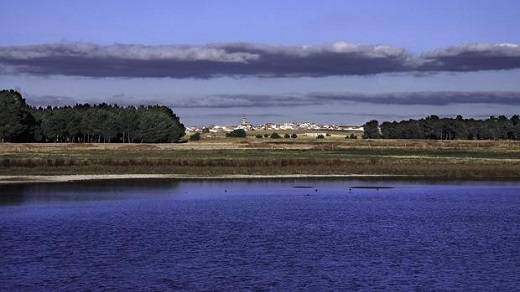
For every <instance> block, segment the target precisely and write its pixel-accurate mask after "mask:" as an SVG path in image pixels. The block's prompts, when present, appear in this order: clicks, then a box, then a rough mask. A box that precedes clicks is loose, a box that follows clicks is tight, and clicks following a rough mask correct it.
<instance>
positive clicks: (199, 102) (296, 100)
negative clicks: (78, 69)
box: [24, 91, 520, 109]
mask: <svg viewBox="0 0 520 292" xmlns="http://www.w3.org/2000/svg"><path fill="white" fill-rule="evenodd" d="M24 96H25V97H26V99H27V103H28V104H29V105H31V106H36V107H38V106H47V105H52V106H62V105H74V104H76V103H101V102H106V100H110V102H111V103H113V104H118V105H122V106H126V105H134V106H137V105H151V104H161V105H166V106H170V107H172V108H188V109H190V108H193V109H195V108H200V109H204V108H208V109H210V108H213V109H230V108H294V107H305V106H322V105H342V104H343V105H345V104H346V105H349V104H354V103H358V104H359V103H364V104H377V105H426V106H449V105H460V104H463V105H464V104H466V105H469V104H496V105H506V106H520V92H458V91H433V92H430V91H423V92H402V93H381V94H364V93H355V92H354V93H351V92H346V93H327V92H313V93H308V94H303V95H277V94H217V95H208V96H200V97H186V98H168V97H156V98H139V97H134V96H129V95H125V94H117V95H112V96H110V97H108V98H90V99H88V98H73V97H66V96H47V95H46V96H32V95H24Z"/></svg>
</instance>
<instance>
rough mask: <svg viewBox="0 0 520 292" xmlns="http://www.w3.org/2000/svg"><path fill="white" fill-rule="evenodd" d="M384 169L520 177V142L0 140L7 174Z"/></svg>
mask: <svg viewBox="0 0 520 292" xmlns="http://www.w3.org/2000/svg"><path fill="white" fill-rule="evenodd" d="M127 173H154V174H186V175H198V176H215V175H217V176H218V175H224V174H263V175H266V174H273V175H275V174H382V175H408V176H419V177H436V178H464V179H482V178H485V179H512V180H518V179H520V143H519V142H515V141H429V140H360V139H359V140H348V139H335V138H330V137H328V138H326V139H323V140H321V139H320V140H316V139H300V138H297V139H279V140H272V139H256V138H254V137H252V138H246V139H231V138H228V139H221V140H218V141H217V140H209V141H208V140H202V141H200V142H189V143H183V144H9V143H4V144H0V174H3V175H10V174H35V175H36V174H39V175H42V174H43V175H45V174H127Z"/></svg>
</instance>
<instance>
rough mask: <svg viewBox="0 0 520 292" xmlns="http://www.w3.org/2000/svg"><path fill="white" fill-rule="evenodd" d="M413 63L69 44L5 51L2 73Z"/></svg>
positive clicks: (198, 73) (373, 52) (211, 48)
mask: <svg viewBox="0 0 520 292" xmlns="http://www.w3.org/2000/svg"><path fill="white" fill-rule="evenodd" d="M408 62H409V55H408V54H407V53H406V52H405V50H403V49H399V48H393V47H388V46H376V45H357V44H348V43H342V42H340V43H334V44H326V45H314V46H273V45H261V44H249V43H223V44H213V45H207V46H200V47H197V46H142V45H123V44H115V45H111V46H99V45H94V44H85V43H72V44H70V43H64V44H43V45H33V46H14V47H0V73H1V74H4V75H13V74H31V75H43V76H47V75H66V76H85V77H99V78H101V77H130V78H132V77H152V78H153V77H170V78H213V77H220V76H235V77H247V76H255V77H303V76H312V77H321V76H331V75H369V74H378V73H386V72H403V71H407V70H409V64H408Z"/></svg>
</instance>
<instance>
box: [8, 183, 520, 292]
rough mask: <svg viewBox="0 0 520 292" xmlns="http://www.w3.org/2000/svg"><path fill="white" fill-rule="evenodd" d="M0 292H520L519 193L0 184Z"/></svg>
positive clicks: (472, 186)
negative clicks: (114, 291) (177, 291)
mask: <svg viewBox="0 0 520 292" xmlns="http://www.w3.org/2000/svg"><path fill="white" fill-rule="evenodd" d="M0 224H1V225H0V249H1V253H0V290H2V291H19V290H23V291H45V290H48V291H74V290H143V291H144V290H146V291H149V290H156V291H162V290H179V291H183V290H184V291H232V290H233V291H234V290H238V291H296V290H298V291H342V290H343V291H345V290H351V291H352V290H419V291H438V290H464V291H515V290H516V291H518V289H519V288H518V287H519V286H520V183H508V182H456V183H455V182H399V181H357V180H345V179H338V180H293V179H285V180H241V181H232V180H227V181H216V180H205V181H176V180H134V181H132V180H129V181H90V182H78V183H56V184H26V185H0Z"/></svg>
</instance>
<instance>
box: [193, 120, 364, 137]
mask: <svg viewBox="0 0 520 292" xmlns="http://www.w3.org/2000/svg"><path fill="white" fill-rule="evenodd" d="M237 129H243V130H245V131H286V130H287V131H290V130H295V131H297V130H305V131H310V130H312V131H363V127H361V126H340V125H334V124H316V123H312V122H302V123H294V122H286V123H283V124H276V123H265V124H256V125H253V124H251V123H249V121H248V120H247V118H246V117H243V118H242V121H241V122H240V124H238V125H232V126H229V125H227V126H224V125H211V126H206V127H187V128H186V131H187V132H191V133H195V132H206V133H208V132H209V133H224V132H230V131H233V130H237Z"/></svg>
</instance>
